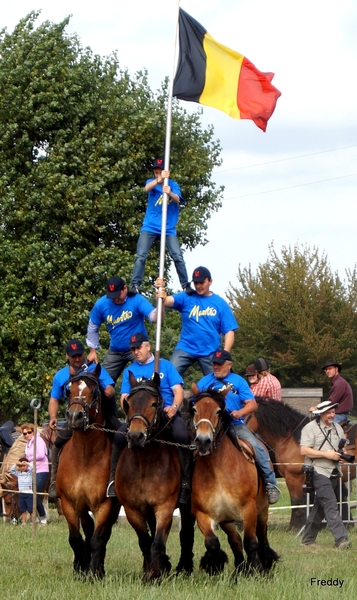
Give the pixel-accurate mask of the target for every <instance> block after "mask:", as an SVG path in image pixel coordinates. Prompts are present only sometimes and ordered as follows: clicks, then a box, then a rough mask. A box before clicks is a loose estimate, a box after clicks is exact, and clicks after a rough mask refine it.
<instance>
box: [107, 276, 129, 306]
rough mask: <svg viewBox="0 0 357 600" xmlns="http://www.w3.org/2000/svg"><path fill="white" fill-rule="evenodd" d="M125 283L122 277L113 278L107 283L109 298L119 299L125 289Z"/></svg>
mask: <svg viewBox="0 0 357 600" xmlns="http://www.w3.org/2000/svg"><path fill="white" fill-rule="evenodd" d="M124 286H125V281H124V279H122V278H121V277H117V276H116V275H114V277H111V278H110V279H108V281H107V298H110V299H111V300H113V299H115V298H117V297H118V296H119V294H120V292H121V291H122V290H123V289H124Z"/></svg>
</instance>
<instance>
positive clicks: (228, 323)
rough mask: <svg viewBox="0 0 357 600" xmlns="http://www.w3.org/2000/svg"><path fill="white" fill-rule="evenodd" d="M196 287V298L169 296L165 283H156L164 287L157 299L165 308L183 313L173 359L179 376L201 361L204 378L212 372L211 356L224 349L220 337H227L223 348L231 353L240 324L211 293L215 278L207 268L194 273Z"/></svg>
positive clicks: (218, 298) (222, 301) (222, 302)
mask: <svg viewBox="0 0 357 600" xmlns="http://www.w3.org/2000/svg"><path fill="white" fill-rule="evenodd" d="M192 281H193V284H194V286H195V292H194V293H193V295H190V296H188V295H187V294H184V293H179V294H174V295H173V296H166V292H165V290H164V289H163V288H164V281H163V280H162V279H157V280H156V283H155V285H156V287H157V288H161V291H159V292H158V294H157V295H158V297H160V298H162V299H163V304H164V306H165V307H168V308H174V309H175V310H178V311H179V312H180V313H181V316H182V328H181V333H180V338H179V341H178V344H177V345H176V348H175V350H174V352H173V354H172V356H171V362H172V363H173V364H174V365H175V367H176V369H177V370H178V372H179V373H180V375H182V376H183V375H184V373H185V371H186V369H188V367H190V366H191V365H192V364H193V363H195V362H198V364H199V366H200V368H201V371H202V373H203V375H207V374H208V373H211V372H212V355H213V353H214V351H215V350H217V348H219V347H220V346H221V335H223V336H224V344H223V349H224V350H227V351H228V352H229V351H230V349H231V348H232V346H233V342H234V332H235V330H236V329H238V323H237V321H236V319H235V317H234V315H233V312H232V309H231V308H230V306H229V305H228V304H227V302H226V301H225V300H223V298H221V297H220V296H218V294H214V293H213V292H211V289H210V288H211V285H212V277H211V273H210V271H209V270H208V269H207V268H206V267H197V269H195V270H194V272H193V274H192Z"/></svg>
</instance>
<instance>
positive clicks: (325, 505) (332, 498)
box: [301, 471, 347, 546]
mask: <svg viewBox="0 0 357 600" xmlns="http://www.w3.org/2000/svg"><path fill="white" fill-rule="evenodd" d="M313 482H314V489H315V501H314V506H313V507H312V510H311V512H310V514H309V516H308V518H307V521H306V525H305V530H304V535H303V537H302V540H301V542H302V544H313V543H314V542H315V540H316V536H317V534H318V532H319V531H320V529H321V523H322V520H323V518H324V517H325V519H326V522H327V525H328V527H329V529H330V531H331V533H332V535H333V537H334V538H335V545H336V546H338V545H339V544H340V543H341V542H343V541H344V540H347V530H346V527H345V526H344V524H343V521H342V518H341V515H340V513H339V510H338V507H337V499H336V493H335V490H336V488H337V486H338V484H339V477H331V478H330V479H329V478H328V477H326V476H325V475H320V473H317V472H316V471H314V474H313Z"/></svg>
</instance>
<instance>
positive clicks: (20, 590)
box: [0, 494, 357, 600]
mask: <svg viewBox="0 0 357 600" xmlns="http://www.w3.org/2000/svg"><path fill="white" fill-rule="evenodd" d="M284 496H285V494H284V495H283V499H282V502H283V501H284V499H285V498H284ZM50 512H51V521H50V523H49V524H48V526H47V527H38V529H37V531H36V536H35V537H32V527H31V525H28V526H27V527H21V526H13V525H11V524H4V523H2V522H1V523H0V539H1V548H2V560H1V573H2V575H1V577H0V595H1V597H2V598H14V599H16V600H17V599H20V598H24V599H25V598H26V600H32V599H36V600H37V599H38V600H40V599H41V600H42V599H46V600H48V599H49V598H55V599H56V600H58V599H71V600H81V599H82V598H83V599H86V600H90V599H93V600H94V599H95V600H102V599H103V600H104V599H118V600H119V599H120V600H156V599H159V598H160V599H165V600H166V599H168V600H188V599H192V598H194V599H195V600H196V599H197V600H216V599H217V598H218V599H220V598H222V599H223V598H224V600H230V599H233V598H234V599H240V598H241V599H242V600H243V599H244V600H253V599H259V600H260V599H261V600H280V599H286V600H291V599H292V600H300V599H301V600H316V598H320V597H321V598H324V600H325V599H327V600H329V599H330V598H336V597H338V598H352V597H353V596H354V593H355V590H356V584H357V575H355V569H356V558H357V530H356V531H355V530H354V529H352V530H350V533H349V536H350V540H351V541H352V544H353V547H352V549H351V550H347V551H345V552H341V551H338V550H336V549H335V548H334V546H333V538H332V536H331V534H330V533H329V531H326V530H325V531H323V532H321V533H320V534H319V536H318V543H319V544H320V546H321V548H320V550H318V551H311V550H307V549H306V548H303V547H301V546H300V539H297V538H296V533H294V532H288V531H287V524H288V522H289V512H288V511H287V513H285V511H284V513H283V516H282V515H278V514H277V513H272V514H271V519H270V521H271V524H270V529H269V540H270V544H271V546H272V547H273V548H274V549H275V550H276V551H277V552H278V553H279V554H280V555H281V560H280V562H279V564H278V565H277V567H276V569H275V572H274V574H273V575H272V576H271V577H270V578H261V577H249V578H245V577H243V576H241V577H239V578H238V581H236V582H235V581H233V580H232V578H231V577H230V574H231V572H232V569H233V560H232V555H231V552H230V550H229V548H228V546H227V542H226V539H225V536H224V534H223V533H222V532H220V533H219V537H220V539H221V542H222V546H223V548H224V549H225V550H226V552H227V554H228V555H229V558H230V561H229V564H228V566H227V567H226V569H225V572H224V574H222V575H220V576H215V577H209V576H208V575H206V574H205V573H202V572H200V570H199V567H198V565H199V559H200V557H201V556H202V554H203V553H204V542H203V536H202V535H201V533H200V532H199V531H198V530H197V532H196V541H195V571H194V573H193V575H192V576H191V577H189V578H185V577H183V576H181V575H180V576H179V577H175V576H173V575H171V576H169V577H167V578H166V579H164V581H163V582H162V583H161V585H158V584H155V585H147V584H143V583H142V581H141V576H142V571H141V565H142V559H141V554H140V551H139V547H138V544H137V538H136V535H135V533H134V531H133V530H132V528H131V527H130V525H129V524H128V523H127V522H126V520H125V519H123V518H120V519H119V523H118V524H117V525H115V527H114V529H113V533H112V537H111V539H110V541H109V544H108V548H107V560H106V572H107V574H106V577H105V579H104V580H103V581H102V582H94V583H89V582H88V581H87V582H85V581H78V580H76V579H75V578H74V576H73V571H72V558H73V556H72V551H71V548H70V546H69V544H68V541H67V538H68V530H67V524H66V523H65V522H63V521H61V520H60V518H59V517H58V516H57V515H56V513H55V511H54V510H51V511H50ZM284 515H285V516H284ZM168 554H169V555H170V557H171V561H172V564H173V565H174V566H175V565H176V564H177V562H178V557H179V539H178V523H177V519H175V522H174V525H173V528H172V531H171V534H170V537H169V541H168ZM311 577H316V578H319V579H326V580H327V579H329V578H332V579H336V578H339V579H343V580H344V585H343V588H342V589H338V588H336V587H327V586H326V587H317V586H316V585H314V586H311V585H310V578H311Z"/></svg>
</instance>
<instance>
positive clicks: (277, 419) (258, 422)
mask: <svg viewBox="0 0 357 600" xmlns="http://www.w3.org/2000/svg"><path fill="white" fill-rule="evenodd" d="M256 401H257V403H258V409H257V410H256V411H255V413H254V414H253V415H250V416H249V417H248V419H247V425H248V427H249V428H250V429H251V430H252V431H254V432H257V433H259V435H260V436H261V438H262V440H263V442H264V443H265V445H266V446H267V448H268V450H269V452H270V458H271V460H272V462H273V463H274V465H275V469H276V475H277V476H280V477H284V478H285V481H286V485H287V488H288V490H289V494H290V499H291V505H292V506H293V507H294V506H298V507H299V506H300V505H306V494H305V492H304V488H303V484H304V482H305V475H304V474H303V473H302V472H301V466H302V464H303V462H304V459H303V457H302V456H301V452H300V437H301V430H302V428H303V427H304V426H305V425H306V424H307V423H309V422H310V418H309V417H307V416H304V415H303V414H302V413H300V412H298V411H297V410H295V409H294V408H292V407H291V406H289V405H287V404H283V403H282V402H277V401H276V400H265V399H263V398H256ZM356 429H357V427H356V428H355V431H351V432H350V434H348V437H349V439H350V440H352V439H353V444H354V448H351V450H349V449H348V450H347V452H351V453H353V454H355V452H356V442H357V440H356V434H357V431H356ZM346 437H347V435H346ZM342 470H343V471H344V480H346V478H347V471H346V469H344V468H342ZM352 475H353V478H355V477H356V468H355V467H354V468H352ZM305 521H306V508H292V510H291V518H290V525H289V529H293V528H297V529H301V527H302V526H303V525H304V524H305Z"/></svg>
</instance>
